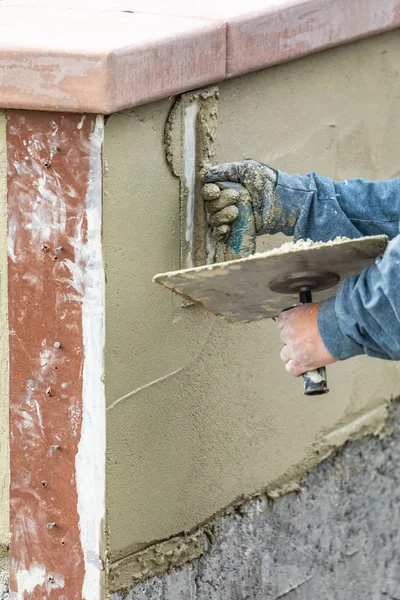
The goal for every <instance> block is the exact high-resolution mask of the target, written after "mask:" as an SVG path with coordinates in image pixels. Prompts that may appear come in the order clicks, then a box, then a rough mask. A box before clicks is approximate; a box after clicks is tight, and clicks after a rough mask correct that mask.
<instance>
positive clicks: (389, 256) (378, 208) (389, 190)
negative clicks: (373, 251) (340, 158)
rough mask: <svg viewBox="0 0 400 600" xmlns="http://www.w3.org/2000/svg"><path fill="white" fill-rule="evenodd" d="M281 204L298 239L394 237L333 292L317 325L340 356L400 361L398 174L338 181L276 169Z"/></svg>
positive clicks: (275, 225) (287, 229)
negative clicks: (379, 178) (384, 178)
mask: <svg viewBox="0 0 400 600" xmlns="http://www.w3.org/2000/svg"><path fill="white" fill-rule="evenodd" d="M277 173H278V180H277V187H276V193H277V202H278V211H277V217H276V221H275V223H273V224H272V230H271V233H274V232H275V231H278V227H279V224H278V220H279V212H280V211H281V212H282V213H283V214H285V215H289V216H290V218H286V219H285V223H286V225H285V226H284V227H281V228H280V231H283V233H285V234H286V235H293V236H294V239H295V240H298V239H307V238H308V239H312V240H314V241H328V240H331V239H333V238H335V237H337V236H344V237H348V238H356V237H361V236H364V235H376V234H386V235H387V236H388V237H389V238H390V239H391V240H392V241H391V242H390V244H389V246H388V248H387V250H386V252H385V254H384V256H383V257H379V258H378V259H377V260H376V262H375V264H373V265H371V267H369V268H368V269H366V270H365V271H364V272H363V273H361V275H358V276H353V277H349V278H348V279H346V280H345V281H344V282H343V284H342V285H341V286H340V288H339V290H338V293H337V295H336V297H334V298H329V299H328V300H326V301H325V302H323V303H322V306H321V308H320V311H319V317H318V324H319V329H320V333H321V336H322V339H323V341H324V343H325V345H326V347H327V349H328V350H329V352H330V353H331V354H332V356H334V357H335V358H336V359H337V360H344V359H346V358H350V357H351V356H355V355H357V354H364V353H365V354H368V355H370V356H373V357H377V358H383V359H387V360H400V235H399V230H400V227H399V225H400V178H396V179H392V180H388V181H375V182H370V181H366V180H363V179H352V180H348V181H341V182H336V181H333V180H332V179H329V178H327V177H319V176H318V175H316V174H315V173H311V174H310V175H306V176H300V175H287V174H286V173H282V172H281V171H278V172H277Z"/></svg>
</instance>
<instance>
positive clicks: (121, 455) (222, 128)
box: [103, 32, 400, 564]
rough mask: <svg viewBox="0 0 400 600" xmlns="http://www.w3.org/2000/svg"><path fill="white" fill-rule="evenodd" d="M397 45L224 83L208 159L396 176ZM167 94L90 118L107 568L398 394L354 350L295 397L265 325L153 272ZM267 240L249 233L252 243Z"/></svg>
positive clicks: (171, 254)
mask: <svg viewBox="0 0 400 600" xmlns="http://www.w3.org/2000/svg"><path fill="white" fill-rule="evenodd" d="M399 52H400V38H399V36H398V33H397V32H394V33H393V34H386V35H384V36H380V37H377V38H374V39H369V40H365V41H362V42H358V43H355V44H353V45H351V46H347V47H343V48H339V49H334V50H329V51H326V52H322V53H320V54H318V55H315V56H311V57H308V58H306V59H304V60H300V61H296V62H293V63H289V64H286V65H282V66H279V67H276V68H272V69H268V70H266V71H262V72H258V73H254V74H252V75H249V76H246V77H243V78H238V79H235V80H234V81H230V82H225V83H223V84H222V85H221V86H220V101H219V120H218V138H217V153H216V155H217V157H218V160H219V161H228V160H235V159H242V158H248V157H251V156H253V157H255V158H257V159H259V160H261V161H263V162H264V163H268V164H271V165H273V166H276V167H277V168H280V169H283V170H286V171H287V172H300V173H306V172H309V171H311V170H316V171H317V172H319V173H321V174H323V175H328V176H332V177H335V178H337V179H339V180H340V179H346V178H350V177H353V176H363V177H367V178H371V179H377V178H390V177H394V176H396V175H399V174H400V171H399V165H398V157H397V152H396V149H397V147H398V139H399V138H400V120H399V119H398V118H397V114H398V106H399V102H400V66H399V63H398V55H399ZM311 84H312V85H311ZM366 99H368V102H367V101H366ZM171 105H172V102H170V101H163V102H159V103H155V104H151V105H148V106H145V107H141V108H139V109H137V110H134V111H131V112H127V113H123V114H118V115H114V116H112V117H110V118H109V119H108V120H107V123H106V126H105V159H106V162H107V176H106V179H105V193H106V195H105V201H104V220H103V223H104V232H103V234H104V245H103V249H104V260H105V269H106V279H107V286H106V314H107V322H106V351H105V363H106V364H105V373H106V375H105V381H106V402H107V405H108V407H109V410H108V411H107V480H106V487H107V490H106V491H107V510H108V514H107V519H108V521H107V528H108V547H109V557H110V561H111V563H112V564H113V563H116V562H117V561H119V560H122V559H124V558H126V557H128V556H130V555H133V554H134V553H137V552H139V551H143V550H144V549H145V548H147V547H149V546H151V545H154V544H155V542H157V541H162V540H165V539H168V538H171V537H174V536H178V535H180V534H181V533H182V532H185V531H193V530H194V529H196V528H197V527H198V526H199V524H201V523H204V522H207V521H208V520H209V519H210V517H211V516H212V515H215V514H216V513H218V511H221V510H222V509H224V508H225V507H227V506H229V505H231V504H232V502H234V501H235V500H236V499H238V498H241V497H243V496H249V495H252V494H253V493H256V492H257V491H259V490H261V489H266V488H268V487H270V486H272V484H273V483H274V482H279V481H280V480H284V481H285V482H289V483H290V481H293V480H294V479H296V474H298V470H299V469H301V470H302V472H303V473H304V471H305V470H307V465H309V464H310V459H311V458H312V457H314V456H315V454H316V453H317V454H318V453H320V454H318V455H319V456H320V455H321V449H322V448H323V441H322V440H323V438H324V436H325V435H326V434H328V433H329V432H331V431H333V430H336V429H337V428H338V427H339V426H341V425H342V424H348V423H351V422H352V421H354V420H355V419H358V418H360V417H361V416H362V415H364V414H366V413H368V412H369V411H373V410H374V409H376V408H377V407H379V406H381V405H382V400H383V399H385V398H390V397H395V396H397V395H398V394H399V392H400V378H399V365H397V364H390V363H388V362H385V361H378V360H373V359H369V358H365V357H357V358H355V359H352V360H350V361H347V362H346V363H344V364H336V365H333V366H332V367H330V388H331V393H330V394H328V395H327V396H324V397H322V398H310V399H305V398H303V397H302V395H301V394H299V388H298V381H297V380H295V379H293V378H291V377H290V376H289V375H287V374H286V372H285V371H284V367H283V365H282V364H281V362H280V360H279V349H280V343H279V332H278V330H277V328H276V326H275V325H274V324H273V323H272V322H271V321H269V320H265V321H263V322H259V323H252V324H249V325H241V324H238V325H237V326H235V327H233V326H232V325H230V324H228V323H225V322H222V321H220V320H218V319H215V318H214V317H212V316H211V315H209V314H207V313H206V312H205V311H201V310H199V309H198V308H197V307H195V306H190V307H187V308H182V306H181V300H180V299H176V298H174V297H173V296H172V295H171V294H166V293H165V290H163V289H161V287H158V286H155V285H154V284H153V283H152V281H151V279H152V276H153V275H154V274H155V273H157V272H158V273H159V272H166V271H171V270H176V269H178V268H179V267H180V214H179V180H178V179H177V178H176V177H175V176H174V175H173V174H172V173H171V171H170V169H169V167H168V164H167V162H166V159H165V153H164V139H163V130H164V126H165V123H166V120H167V117H168V114H169V111H170V109H171ZM371 106H379V107H380V110H379V111H375V110H372V109H371ZM382 115H385V118H384V119H383V118H382ZM300 116H301V118H300ZM281 241H282V240H281V239H279V238H278V236H276V237H270V238H266V239H265V237H264V236H260V237H259V238H258V240H257V245H258V248H257V250H258V251H260V250H261V249H262V250H264V249H269V248H272V247H275V246H277V245H279V243H281ZM322 453H323V452H322Z"/></svg>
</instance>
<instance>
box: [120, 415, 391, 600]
mask: <svg viewBox="0 0 400 600" xmlns="http://www.w3.org/2000/svg"><path fill="white" fill-rule="evenodd" d="M399 420H400V410H399V407H397V408H396V410H395V412H394V413H393V415H392V417H391V421H392V427H393V429H394V431H395V433H394V434H393V435H391V436H389V437H386V438H385V439H379V438H376V437H374V438H373V437H370V438H366V439H363V440H361V441H358V442H352V443H350V444H348V445H347V446H346V447H345V449H344V450H343V452H342V453H340V454H338V455H336V456H334V457H331V458H330V459H328V460H326V461H325V462H323V463H322V464H321V465H319V467H318V468H317V469H316V470H315V471H314V472H313V473H312V474H311V475H309V476H308V477H307V479H306V481H305V483H304V485H302V487H301V491H300V493H292V494H289V495H287V496H285V497H282V498H280V499H279V500H277V501H276V502H274V503H271V502H269V501H268V499H266V498H265V497H260V498H258V499H256V500H253V501H251V502H250V503H248V504H247V506H246V511H245V514H240V513H233V514H232V515H229V516H227V517H225V518H224V519H222V521H221V523H220V525H219V527H218V529H217V531H216V534H215V540H214V542H213V543H212V544H210V545H209V548H208V550H207V551H206V553H205V554H204V556H202V557H201V558H200V559H199V560H197V561H196V562H194V563H193V564H190V565H185V567H183V568H182V569H180V570H175V571H172V572H171V573H170V574H164V575H162V576H161V577H154V578H152V579H150V580H148V581H146V582H144V583H141V584H138V585H137V586H135V587H134V588H132V589H131V591H130V592H129V593H124V594H122V593H115V594H113V596H112V600H122V598H124V599H125V600H183V599H184V600H250V599H251V600H277V599H278V598H285V599H287V600H310V598H315V599H317V598H318V599H319V598H326V599H329V600H366V599H367V598H370V599H373V600H391V599H392V600H394V599H396V598H399V597H400V571H399V568H398V565H399V561H400V508H399V502H400V471H399V469H398V464H399V461H400V435H399V428H398V424H399Z"/></svg>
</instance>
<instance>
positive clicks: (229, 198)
mask: <svg viewBox="0 0 400 600" xmlns="http://www.w3.org/2000/svg"><path fill="white" fill-rule="evenodd" d="M202 193H203V198H204V200H205V204H206V207H207V212H208V215H209V219H208V222H209V223H210V225H211V227H214V228H215V233H216V236H217V239H218V240H219V241H220V242H226V240H227V239H228V237H229V234H230V232H231V228H230V224H231V223H233V221H235V220H236V219H237V218H238V216H239V210H238V209H237V207H236V206H235V204H236V202H237V201H238V200H239V197H240V194H239V192H237V191H235V190H230V189H220V188H219V187H218V186H217V185H216V184H215V183H206V184H205V185H204V186H203V190H202Z"/></svg>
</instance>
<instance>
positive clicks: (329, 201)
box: [204, 160, 400, 241]
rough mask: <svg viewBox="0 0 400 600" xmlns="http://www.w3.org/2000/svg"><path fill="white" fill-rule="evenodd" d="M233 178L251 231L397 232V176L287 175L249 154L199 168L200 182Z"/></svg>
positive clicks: (318, 236)
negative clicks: (241, 190)
mask: <svg viewBox="0 0 400 600" xmlns="http://www.w3.org/2000/svg"><path fill="white" fill-rule="evenodd" d="M226 180H230V181H235V182H238V183H241V184H242V185H244V186H245V187H246V188H247V189H248V191H249V193H250V196H251V198H252V203H253V210H254V214H255V220H256V233H257V234H262V233H269V234H274V233H278V232H282V233H284V234H285V235H288V236H293V237H294V239H295V240H299V239H311V240H313V241H328V240H331V239H333V238H335V237H337V236H342V237H348V238H356V237H361V236H364V235H375V234H379V233H381V234H386V235H388V237H389V238H393V237H394V236H395V235H397V234H398V232H399V221H400V178H395V179H391V180H387V181H374V182H370V181H367V180H365V179H350V180H345V181H339V182H338V181H334V180H333V179H330V178H328V177H321V176H319V175H317V174H316V173H310V174H309V175H304V176H303V175H288V174H287V173H284V172H283V171H279V170H276V169H272V168H271V167H268V166H266V165H263V164H261V163H259V162H257V161H254V160H246V161H243V162H235V163H225V164H221V165H218V166H216V167H211V168H209V169H207V170H206V171H205V174H204V181H205V182H216V181H226Z"/></svg>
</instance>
